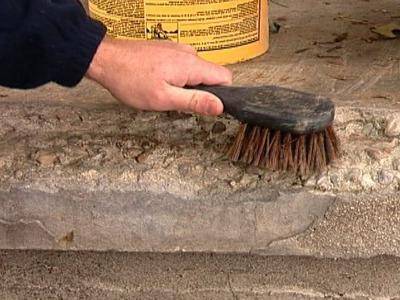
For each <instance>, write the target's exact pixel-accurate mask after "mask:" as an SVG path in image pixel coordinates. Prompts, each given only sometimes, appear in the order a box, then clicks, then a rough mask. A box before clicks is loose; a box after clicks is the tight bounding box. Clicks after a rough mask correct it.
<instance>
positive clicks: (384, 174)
mask: <svg viewBox="0 0 400 300" xmlns="http://www.w3.org/2000/svg"><path fill="white" fill-rule="evenodd" d="M393 179H394V175H393V173H392V172H391V171H389V170H381V171H380V172H379V173H378V182H379V183H380V184H383V185H389V184H391V183H392V182H393Z"/></svg>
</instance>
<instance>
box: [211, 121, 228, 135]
mask: <svg viewBox="0 0 400 300" xmlns="http://www.w3.org/2000/svg"><path fill="white" fill-rule="evenodd" d="M225 130H226V126H225V124H224V123H222V122H221V121H217V122H215V123H214V125H213V127H212V129H211V132H212V133H214V134H218V133H223V132H224V131H225Z"/></svg>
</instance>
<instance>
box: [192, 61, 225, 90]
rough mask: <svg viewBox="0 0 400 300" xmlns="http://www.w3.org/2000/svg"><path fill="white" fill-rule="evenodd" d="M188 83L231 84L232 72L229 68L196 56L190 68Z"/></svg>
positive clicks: (193, 84)
mask: <svg viewBox="0 0 400 300" xmlns="http://www.w3.org/2000/svg"><path fill="white" fill-rule="evenodd" d="M186 84H187V85H191V86H195V85H199V84H205V85H230V84H232V73H231V71H230V70H229V69H227V68H225V67H223V66H220V65H217V64H214V63H211V62H208V61H206V60H204V59H201V58H199V57H195V58H194V62H192V63H191V65H190V67H189V70H188V79H187V83H186Z"/></svg>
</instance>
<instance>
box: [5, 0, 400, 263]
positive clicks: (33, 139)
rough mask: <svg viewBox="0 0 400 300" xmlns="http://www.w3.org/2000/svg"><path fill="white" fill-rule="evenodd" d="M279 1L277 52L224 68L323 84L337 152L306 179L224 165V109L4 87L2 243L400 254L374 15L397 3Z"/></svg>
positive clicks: (396, 72) (392, 110)
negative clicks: (149, 105) (185, 109)
mask: <svg viewBox="0 0 400 300" xmlns="http://www.w3.org/2000/svg"><path fill="white" fill-rule="evenodd" d="M286 2H287V4H288V7H289V8H285V7H282V6H275V5H274V4H271V5H272V19H275V20H277V21H278V22H280V23H281V24H282V29H281V32H280V33H278V34H274V35H272V36H271V45H272V46H271V50H270V52H269V53H268V54H266V55H264V56H262V57H260V58H257V59H255V60H252V61H250V62H246V63H242V64H238V65H233V66H230V68H231V69H232V70H233V71H234V74H235V83H236V84H242V85H244V84H265V83H268V84H279V85H283V86H287V87H291V88H297V89H300V90H307V91H310V92H314V93H318V94H323V95H326V96H329V97H331V98H332V99H333V100H334V101H335V103H336V104H337V117H336V123H335V127H336V128H337V131H338V134H339V136H340V137H341V140H342V148H343V156H342V158H341V159H340V160H339V161H337V163H335V165H333V166H331V167H330V168H329V169H328V170H327V171H326V172H325V173H323V174H321V175H319V176H316V177H312V178H302V179H299V178H295V177H293V176H290V175H284V174H276V173H271V172H268V171H265V170H258V169H254V168H251V167H246V166H243V165H241V164H233V163H231V162H229V161H228V160H227V159H226V157H225V149H226V147H227V145H229V143H230V142H231V140H232V138H233V136H234V133H235V130H236V128H237V126H238V124H237V122H236V121H235V120H233V119H232V118H230V117H229V116H222V117H220V118H209V117H200V116H192V115H186V114H180V113H144V112H138V111H134V110H132V109H129V108H126V107H123V106H121V105H119V104H118V103H116V102H115V100H114V99H112V98H111V96H110V95H109V94H108V93H107V92H105V91H104V90H102V89H101V88H100V87H98V86H97V85H95V84H93V83H91V82H89V81H86V80H84V81H83V82H82V83H81V84H80V85H79V86H78V87H77V88H75V89H62V88H59V87H56V86H55V85H47V86H44V87H42V88H40V89H36V90H34V91H16V90H8V89H4V88H2V89H0V94H1V95H2V96H1V98H0V136H1V141H0V190H1V192H0V219H1V222H0V247H1V248H41V249H101V250H107V249H116V250H129V251H185V250H186V251H189V250H190V251H217V252H221V251H222V252H254V253H265V254H271V253H273V254H282V255H284V254H302V255H314V256H329V257H359V256H361V257H369V256H375V255H380V254H391V255H400V250H399V247H398V239H399V237H400V232H399V230H400V229H399V228H398V226H397V224H398V223H400V222H399V219H400V211H399V209H398V208H397V207H398V206H397V205H396V204H397V199H398V198H399V197H398V196H399V183H400V144H399V137H398V135H397V129H398V122H399V120H398V119H397V116H398V115H399V114H400V105H399V103H398V100H399V99H400V91H399V86H400V47H399V46H400V40H390V41H384V40H376V39H375V34H373V33H371V32H370V29H369V28H370V25H371V24H379V23H385V22H388V21H390V20H391V19H392V15H391V14H390V13H384V12H382V7H385V9H386V10H387V11H388V12H393V13H395V12H396V11H398V9H399V8H398V2H397V1H396V0H384V1H381V2H379V3H377V2H369V1H359V2H357V3H351V4H350V3H348V2H346V1H345V0H339V1H335V2H334V3H330V5H328V4H327V2H320V1H317V0H306V1H302V2H299V1H294V0H290V1H286ZM309 7H313V10H310V9H309ZM327 7H328V8H329V9H327ZM321 19H323V20H324V22H325V24H324V26H320V22H321ZM343 33H347V37H346V39H344V40H343V41H341V42H334V40H335V37H337V36H338V35H342V36H344V35H343ZM71 232H73V234H72V237H73V238H72V239H71V238H66V239H65V237H68V236H71V235H68V234H70V233H71Z"/></svg>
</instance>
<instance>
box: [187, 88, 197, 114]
mask: <svg viewBox="0 0 400 300" xmlns="http://www.w3.org/2000/svg"><path fill="white" fill-rule="evenodd" d="M199 106H200V94H199V93H198V92H194V93H193V94H192V95H191V97H190V99H189V102H188V109H189V110H190V111H193V112H198V111H199Z"/></svg>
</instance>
